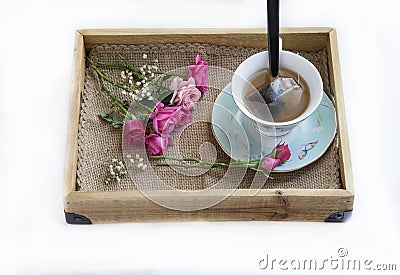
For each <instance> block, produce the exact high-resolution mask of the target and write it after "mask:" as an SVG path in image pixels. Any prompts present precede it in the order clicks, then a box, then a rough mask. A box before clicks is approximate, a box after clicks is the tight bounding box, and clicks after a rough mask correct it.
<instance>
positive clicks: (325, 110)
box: [212, 84, 337, 172]
mask: <svg viewBox="0 0 400 275" xmlns="http://www.w3.org/2000/svg"><path fill="white" fill-rule="evenodd" d="M336 127H337V125H336V114H335V108H334V106H333V104H332V102H331V101H330V100H329V98H328V97H327V95H326V94H325V93H324V95H323V97H322V101H321V103H320V105H319V106H318V108H317V110H316V111H315V112H314V113H313V114H312V115H311V116H310V117H308V118H307V119H305V120H303V121H302V122H300V123H299V125H298V126H297V127H296V128H295V129H294V130H293V131H292V132H290V133H289V134H287V135H286V136H283V137H279V138H271V137H265V136H264V137H263V138H261V136H260V134H259V132H258V130H257V129H258V127H257V125H256V123H255V122H254V121H252V120H250V119H249V118H248V117H247V116H246V115H244V114H243V113H242V112H241V111H240V110H239V109H238V107H237V106H236V104H235V102H234V101H233V98H232V94H231V85H230V84H229V85H228V86H226V87H225V88H224V90H223V91H222V92H221V94H220V95H219V96H218V98H217V100H216V101H215V104H214V107H213V113H212V128H213V133H214V136H215V138H216V140H217V141H218V143H219V145H220V146H221V148H222V149H223V150H224V151H225V153H226V154H228V155H229V156H230V157H231V158H232V159H234V160H241V161H247V160H249V159H259V158H260V157H262V156H264V155H266V154H268V153H270V152H271V151H272V149H273V148H274V147H275V146H276V145H277V144H278V143H280V142H281V143H282V142H286V143H287V144H288V145H289V149H290V151H291V154H292V155H291V158H290V159H289V160H288V161H287V162H286V163H284V164H282V165H279V166H277V167H276V168H275V169H274V172H289V171H293V170H297V169H300V168H302V167H304V166H306V165H308V164H310V163H312V162H314V161H316V160H317V159H318V158H320V157H321V156H322V155H323V154H324V153H325V151H326V150H327V149H328V147H329V145H330V144H331V143H332V141H333V139H334V137H335V135H336Z"/></svg>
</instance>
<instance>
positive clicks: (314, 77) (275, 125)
mask: <svg viewBox="0 0 400 275" xmlns="http://www.w3.org/2000/svg"><path fill="white" fill-rule="evenodd" d="M279 66H280V68H283V69H287V70H290V71H293V72H296V73H299V74H300V77H301V78H302V79H303V80H304V81H305V82H306V83H307V84H308V86H309V91H310V101H309V104H308V106H307V108H306V109H305V111H304V112H303V113H302V114H301V115H300V116H298V117H296V118H295V119H293V120H290V121H284V122H272V121H267V120H263V119H261V118H259V117H257V116H255V115H254V114H252V112H251V111H250V109H249V108H248V107H247V106H246V104H245V100H244V96H245V94H244V91H245V87H246V85H248V83H249V82H248V80H249V79H251V77H252V76H253V75H254V74H255V73H256V72H258V71H261V70H265V69H268V68H269V61H268V51H264V52H260V53H257V54H255V55H252V56H250V57H249V58H247V59H246V60H245V61H243V62H242V63H241V64H240V65H239V67H238V68H237V69H236V71H235V73H234V75H233V78H232V96H233V99H234V101H235V103H236V105H237V106H238V108H239V109H240V111H241V112H242V113H243V114H245V115H246V116H247V117H249V118H250V119H251V120H252V121H254V122H256V123H257V125H258V129H259V131H260V132H261V134H262V135H266V136H270V137H273V136H275V137H279V136H284V135H286V134H288V133H289V132H290V131H291V130H293V129H294V128H295V127H296V126H297V125H298V124H299V122H301V121H303V120H304V119H306V118H308V117H309V116H310V115H311V114H312V113H313V112H314V111H315V110H316V109H317V107H318V105H319V104H320V102H321V99H322V95H323V85H322V79H321V76H320V74H319V72H318V70H317V69H316V68H315V66H314V65H313V64H311V62H310V61H308V60H307V59H305V58H303V57H301V56H300V55H298V54H294V53H291V52H288V51H280V56H279Z"/></svg>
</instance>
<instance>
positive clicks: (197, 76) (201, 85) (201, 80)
mask: <svg viewBox="0 0 400 275" xmlns="http://www.w3.org/2000/svg"><path fill="white" fill-rule="evenodd" d="M188 70H189V75H188V78H190V77H193V78H194V81H195V82H196V87H197V89H199V90H200V92H203V93H204V92H205V91H207V88H208V62H207V61H203V60H201V59H200V55H197V56H196V63H195V65H190V66H189V67H188Z"/></svg>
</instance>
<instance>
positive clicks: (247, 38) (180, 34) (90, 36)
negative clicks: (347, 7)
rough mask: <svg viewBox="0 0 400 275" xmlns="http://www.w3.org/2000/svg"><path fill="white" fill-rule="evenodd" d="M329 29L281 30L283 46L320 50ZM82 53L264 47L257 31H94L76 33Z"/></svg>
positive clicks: (260, 31)
mask: <svg viewBox="0 0 400 275" xmlns="http://www.w3.org/2000/svg"><path fill="white" fill-rule="evenodd" d="M330 30H332V29H331V28H282V29H281V30H280V34H281V37H282V39H283V41H284V44H283V46H284V47H285V48H287V49H292V50H309V51H313V50H320V49H322V48H324V47H325V46H326V41H327V36H328V33H329V31H330ZM79 32H80V33H81V34H82V35H83V36H84V37H85V46H86V50H90V49H91V48H92V47H93V46H94V45H98V44H115V45H118V44H157V43H193V42H197V43H209V44H215V45H225V46H243V47H265V48H266V47H267V46H268V38H267V31H266V29H263V28H257V29H98V30H79Z"/></svg>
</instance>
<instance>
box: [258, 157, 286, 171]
mask: <svg viewBox="0 0 400 275" xmlns="http://www.w3.org/2000/svg"><path fill="white" fill-rule="evenodd" d="M280 164H281V161H280V160H279V159H273V158H269V157H268V158H266V159H265V160H264V161H263V162H262V163H261V167H262V168H264V169H265V170H267V171H272V170H274V168H275V167H276V166H278V165H280Z"/></svg>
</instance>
